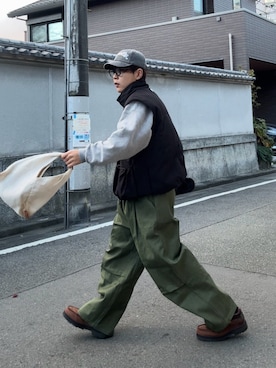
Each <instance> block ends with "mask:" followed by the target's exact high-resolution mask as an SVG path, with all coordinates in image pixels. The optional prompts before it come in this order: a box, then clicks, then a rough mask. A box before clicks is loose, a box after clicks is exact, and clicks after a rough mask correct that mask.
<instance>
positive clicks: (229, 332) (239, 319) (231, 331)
mask: <svg viewBox="0 0 276 368" xmlns="http://www.w3.org/2000/svg"><path fill="white" fill-rule="evenodd" d="M246 330H247V323H246V320H245V318H244V315H243V313H242V311H241V310H240V309H239V308H237V311H236V313H235V314H234V316H233V318H232V320H231V322H230V323H229V325H228V326H227V327H225V329H224V330H222V331H220V332H214V331H211V330H209V328H208V327H207V326H206V325H205V324H203V325H199V326H198V327H197V332H196V336H197V338H198V339H199V340H201V341H223V340H227V339H229V338H230V337H233V336H236V335H238V334H240V333H242V332H244V331H246Z"/></svg>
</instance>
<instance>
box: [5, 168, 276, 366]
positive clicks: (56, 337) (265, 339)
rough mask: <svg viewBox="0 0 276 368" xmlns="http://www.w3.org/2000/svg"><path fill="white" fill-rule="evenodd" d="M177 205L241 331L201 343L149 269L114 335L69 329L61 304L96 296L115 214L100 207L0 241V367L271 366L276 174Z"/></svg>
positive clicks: (192, 322)
mask: <svg viewBox="0 0 276 368" xmlns="http://www.w3.org/2000/svg"><path fill="white" fill-rule="evenodd" d="M176 207H177V208H176V210H175V213H176V216H177V217H178V218H179V219H180V232H181V238H182V240H183V242H185V243H186V244H187V245H188V247H189V248H190V249H191V250H192V251H193V252H194V254H195V255H196V256H197V257H198V259H199V260H200V261H201V262H202V263H203V264H204V266H205V267H206V268H207V270H208V271H209V272H210V273H211V275H212V276H213V278H214V279H215V281H216V282H217V284H218V285H219V286H220V287H221V288H223V289H224V290H226V291H227V292H229V293H230V294H231V296H232V297H233V298H234V299H235V300H236V302H237V303H238V304H239V305H240V306H241V307H242V309H243V311H244V313H245V315H246V318H247V321H248V325H249V329H248V331H247V332H246V333H245V334H244V335H241V336H240V337H237V338H235V339H232V340H228V341H225V342H220V343H204V342H200V341H198V340H197V339H196V337H195V328H196V325H197V324H198V323H201V320H200V319H199V318H198V317H196V316H193V315H192V314H190V313H188V312H186V311H183V310H181V309H180V308H178V307H176V306H175V305H174V304H172V303H171V302H169V301H168V300H166V299H165V298H164V297H162V296H161V295H160V292H159V291H158V290H157V288H156V286H155V285H154V284H153V282H152V280H151V279H150V277H149V276H148V274H147V273H146V272H144V273H143V275H142V277H141V278H140V280H139V281H138V284H137V286H136V289H135V291H134V294H133V298H132V299H131V302H130V304H129V306H128V308H127V311H126V313H125V315H124V316H123V318H122V320H121V322H120V324H119V325H118V327H117V329H116V331H115V335H114V337H113V338H112V339H108V340H104V341H102V340H96V339H94V338H93V337H92V336H91V334H90V333H89V332H85V331H81V330H77V329H75V328H73V327H72V326H70V325H69V324H68V323H67V322H66V321H65V320H64V319H63V317H62V311H63V309H64V307H65V306H66V305H67V304H74V305H77V306H79V305H81V304H82V303H83V302H85V301H87V300H88V299H89V298H90V297H92V296H93V295H95V293H96V288H97V283H98V278H99V269H100V261H101V257H102V254H103V252H104V250H105V248H106V246H107V243H108V238H109V232H110V226H109V223H110V221H111V220H112V216H113V214H112V213H106V214H103V215H101V216H98V217H97V218H95V219H94V223H93V224H91V225H92V226H91V227H89V228H86V229H77V228H75V229H72V230H73V231H72V232H71V233H68V232H67V233H64V232H62V231H58V230H57V229H56V228H52V229H43V232H41V231H39V230H37V231H35V232H32V233H29V234H25V235H24V236H22V235H21V236H14V237H10V238H7V239H1V242H0V245H1V248H9V251H10V253H7V254H4V253H5V251H4V250H3V249H2V250H1V251H0V278H1V284H0V308H1V317H0V318H1V333H0V346H1V348H0V366H1V367H5V368H16V367H26V368H36V367H43V368H44V367H49V368H52V367H58V368H65V367H66V368H78V367H85V368H86V367H87V368H88V367H89V368H91V367H92V368H107V367H112V368H144V367H145V368H163V367H164V368H167V367H168V368H182V367H184V368H199V367H204V368H205V367H212V368H221V367H227V368H243V367H246V368H253V367H254V368H255V367H257V368H258V367H260V368H263V367H266V368H275V366H276V365H275V364H276V363H275V361H276V347H275V344H276V318H275V317H276V312H275V303H276V291H275V290H276V278H275V276H276V267H275V265H276V247H275V238H276V226H275V219H276V175H275V173H272V174H269V175H264V176H259V177H255V178H248V179H245V180H242V181H237V182H233V183H229V184H224V185H220V186H216V187H212V188H207V189H203V190H199V191H195V192H193V193H190V194H189V195H186V196H185V197H184V196H183V197H178V199H177V203H176ZM96 224H104V225H105V226H103V227H100V226H98V228H97V229H96V226H95V225H96ZM83 230H84V231H83ZM76 234H77V235H76ZM43 238H48V240H46V242H44V241H43ZM49 238H50V239H49ZM38 239H40V241H36V240H38ZM39 243H40V244H39ZM37 244H38V245H37ZM18 245H21V247H22V248H23V249H22V250H20V251H16V249H17V248H16V246H18Z"/></svg>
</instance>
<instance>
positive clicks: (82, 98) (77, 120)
mask: <svg viewBox="0 0 276 368" xmlns="http://www.w3.org/2000/svg"><path fill="white" fill-rule="evenodd" d="M64 21H65V58H64V59H65V62H64V67H65V80H66V101H65V117H66V119H65V120H66V128H65V150H66V151H67V150H70V149H78V148H84V147H85V146H86V145H88V144H89V143H90V116H89V76H88V34H87V0H64ZM89 202H90V165H89V164H87V163H83V164H80V165H77V166H75V167H74V169H73V171H72V174H71V177H70V179H69V182H68V183H67V186H66V211H65V212H66V213H65V226H66V227H69V224H71V223H78V222H87V221H88V220H89V219H88V216H89Z"/></svg>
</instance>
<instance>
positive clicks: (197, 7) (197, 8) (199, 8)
mask: <svg viewBox="0 0 276 368" xmlns="http://www.w3.org/2000/svg"><path fill="white" fill-rule="evenodd" d="M194 12H195V15H201V14H203V1H202V0H194Z"/></svg>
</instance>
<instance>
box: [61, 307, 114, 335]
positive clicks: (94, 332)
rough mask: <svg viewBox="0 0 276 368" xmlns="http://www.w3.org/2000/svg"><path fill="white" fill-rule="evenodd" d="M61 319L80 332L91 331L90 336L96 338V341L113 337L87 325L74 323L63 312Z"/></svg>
mask: <svg viewBox="0 0 276 368" xmlns="http://www.w3.org/2000/svg"><path fill="white" fill-rule="evenodd" d="M63 317H64V318H65V319H66V321H67V322H69V323H71V325H73V326H75V327H78V328H80V329H82V330H88V331H91V332H92V335H93V336H94V337H96V339H108V338H109V337H112V336H113V333H112V335H110V336H109V335H106V334H104V333H102V332H100V331H97V330H95V328H93V327H92V326H89V325H87V326H86V325H83V324H80V323H78V322H76V321H74V320H73V319H72V318H70V317H69V316H68V315H67V314H66V313H65V312H63Z"/></svg>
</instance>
